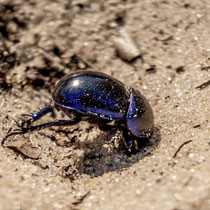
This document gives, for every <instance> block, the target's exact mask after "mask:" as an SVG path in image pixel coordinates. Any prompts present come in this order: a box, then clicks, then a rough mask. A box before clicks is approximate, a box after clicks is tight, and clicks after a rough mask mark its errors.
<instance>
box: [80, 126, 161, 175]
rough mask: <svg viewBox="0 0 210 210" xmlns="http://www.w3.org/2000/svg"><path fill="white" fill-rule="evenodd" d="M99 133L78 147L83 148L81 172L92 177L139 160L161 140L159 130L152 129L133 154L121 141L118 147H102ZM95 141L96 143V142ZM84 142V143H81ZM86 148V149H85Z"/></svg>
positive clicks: (102, 141)
mask: <svg viewBox="0 0 210 210" xmlns="http://www.w3.org/2000/svg"><path fill="white" fill-rule="evenodd" d="M105 138H106V137H105V136H104V135H101V136H99V137H96V138H94V139H93V141H92V142H91V143H88V144H87V142H86V143H82V144H80V147H82V148H86V149H85V158H84V160H83V163H82V164H83V167H84V170H83V173H84V174H88V175H90V176H92V177H97V176H102V175H103V174H104V173H108V172H111V171H121V170H122V169H123V168H128V167H130V166H132V165H133V164H134V163H136V162H139V161H140V160H141V159H143V158H144V157H146V156H149V155H151V153H152V152H153V151H154V150H155V149H156V148H157V147H158V145H159V142H160V140H161V135H160V130H159V129H158V128H155V129H154V132H153V135H152V136H151V138H150V139H149V140H148V139H147V140H142V141H141V142H139V143H138V144H139V149H138V151H137V152H136V153H135V154H131V153H129V152H128V151H127V150H126V149H125V146H124V144H123V143H121V144H120V145H119V147H117V148H114V147H113V146H110V147H108V148H107V147H104V146H103V145H104V141H105V140H104V139H105ZM96 142H97V143H96ZM83 144H84V145H83ZM87 148H88V149H87Z"/></svg>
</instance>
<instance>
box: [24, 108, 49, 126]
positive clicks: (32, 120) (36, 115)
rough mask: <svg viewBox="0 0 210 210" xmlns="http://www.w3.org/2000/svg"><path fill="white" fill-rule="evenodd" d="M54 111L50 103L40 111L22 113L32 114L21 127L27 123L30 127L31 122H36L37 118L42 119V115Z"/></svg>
mask: <svg viewBox="0 0 210 210" xmlns="http://www.w3.org/2000/svg"><path fill="white" fill-rule="evenodd" d="M52 111H53V107H52V106H51V105H49V106H47V107H45V108H43V109H40V111H38V112H35V113H33V114H22V116H30V117H31V119H29V120H25V121H23V122H22V123H21V125H20V127H23V126H24V125H25V124H26V125H27V127H29V126H30V124H31V123H33V122H35V121H36V120H38V119H40V118H41V117H43V116H44V115H46V114H47V113H49V112H52Z"/></svg>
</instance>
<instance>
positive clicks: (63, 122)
mask: <svg viewBox="0 0 210 210" xmlns="http://www.w3.org/2000/svg"><path fill="white" fill-rule="evenodd" d="M79 121H80V118H76V119H74V120H55V121H52V122H47V123H43V124H40V125H35V126H29V127H23V128H22V133H23V134H24V133H27V132H31V131H36V130H41V129H44V128H48V127H52V126H64V125H75V124H77V123H78V122H79Z"/></svg>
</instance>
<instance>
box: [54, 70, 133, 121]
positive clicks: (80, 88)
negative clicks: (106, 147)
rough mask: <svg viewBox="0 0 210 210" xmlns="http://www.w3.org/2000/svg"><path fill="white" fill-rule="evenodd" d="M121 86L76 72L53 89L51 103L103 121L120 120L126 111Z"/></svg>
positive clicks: (88, 74) (125, 99)
mask: <svg viewBox="0 0 210 210" xmlns="http://www.w3.org/2000/svg"><path fill="white" fill-rule="evenodd" d="M125 93H126V90H125V87H124V85H123V84H122V83H121V82H119V81H118V80H115V79H110V77H109V76H107V75H105V74H101V73H95V72H88V71H86V72H78V73H74V74H70V75H67V76H65V77H63V78H62V79H61V80H60V81H59V82H58V84H57V85H56V89H55V92H54V93H53V95H52V99H53V101H54V102H55V103H56V104H57V105H59V106H61V107H64V108H67V109H72V110H75V111H79V112H82V113H85V114H90V115H95V116H98V117H100V118H102V119H106V120H117V119H122V118H123V116H124V115H125V112H126V109H127V107H128V103H127V101H128V99H129V98H128V96H127V95H126V94H125Z"/></svg>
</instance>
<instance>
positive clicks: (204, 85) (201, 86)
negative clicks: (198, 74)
mask: <svg viewBox="0 0 210 210" xmlns="http://www.w3.org/2000/svg"><path fill="white" fill-rule="evenodd" d="M209 85H210V80H209V81H207V82H204V83H203V84H201V85H199V86H197V87H196V89H200V90H203V89H204V88H206V87H208V86H209Z"/></svg>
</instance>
